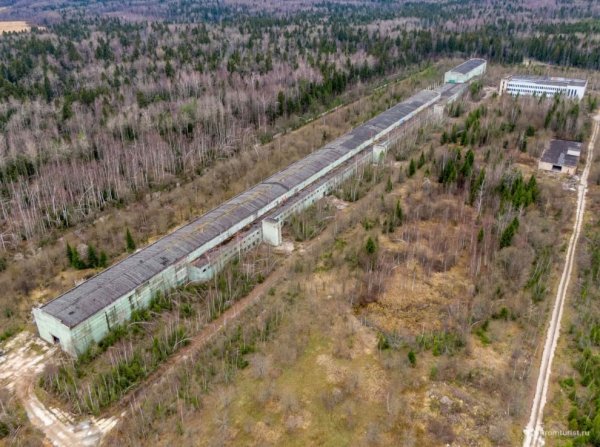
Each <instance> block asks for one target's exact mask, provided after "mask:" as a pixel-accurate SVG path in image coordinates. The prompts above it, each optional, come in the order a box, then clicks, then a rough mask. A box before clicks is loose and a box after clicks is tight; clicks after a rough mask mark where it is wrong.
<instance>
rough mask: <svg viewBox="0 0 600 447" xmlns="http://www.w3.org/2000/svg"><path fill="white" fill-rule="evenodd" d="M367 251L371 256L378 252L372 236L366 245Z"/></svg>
mask: <svg viewBox="0 0 600 447" xmlns="http://www.w3.org/2000/svg"><path fill="white" fill-rule="evenodd" d="M365 250H366V251H367V253H368V254H370V255H372V254H374V253H375V252H376V251H377V244H376V243H375V241H374V240H373V238H371V237H370V236H369V239H367V244H366V245H365Z"/></svg>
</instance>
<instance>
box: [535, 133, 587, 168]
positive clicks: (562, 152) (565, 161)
mask: <svg viewBox="0 0 600 447" xmlns="http://www.w3.org/2000/svg"><path fill="white" fill-rule="evenodd" d="M582 147H583V144H582V143H578V142H577V141H566V140H552V141H551V142H550V145H549V146H548V148H547V149H546V150H545V151H544V153H543V154H542V158H541V159H540V162H539V163H538V168H539V169H542V170H544V171H552V172H561V173H564V174H569V175H573V174H575V172H576V171H577V163H579V156H580V155H581V148H582Z"/></svg>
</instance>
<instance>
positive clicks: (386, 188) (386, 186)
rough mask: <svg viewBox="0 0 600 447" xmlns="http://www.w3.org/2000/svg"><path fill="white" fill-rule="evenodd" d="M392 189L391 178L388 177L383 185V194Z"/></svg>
mask: <svg viewBox="0 0 600 447" xmlns="http://www.w3.org/2000/svg"><path fill="white" fill-rule="evenodd" d="M393 188H394V185H392V178H391V177H388V179H387V183H386V184H385V192H391V191H392V189H393Z"/></svg>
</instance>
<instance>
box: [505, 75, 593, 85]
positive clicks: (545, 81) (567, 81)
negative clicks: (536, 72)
mask: <svg viewBox="0 0 600 447" xmlns="http://www.w3.org/2000/svg"><path fill="white" fill-rule="evenodd" d="M506 79H507V80H508V81H516V82H519V81H521V82H529V83H534V84H540V85H553V86H556V87H585V86H586V85H587V80H586V79H573V78H561V77H556V76H532V75H512V76H508V77H507V78H506Z"/></svg>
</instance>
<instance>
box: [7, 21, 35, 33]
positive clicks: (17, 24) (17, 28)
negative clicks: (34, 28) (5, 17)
mask: <svg viewBox="0 0 600 447" xmlns="http://www.w3.org/2000/svg"><path fill="white" fill-rule="evenodd" d="M30 29H31V26H29V25H28V24H27V22H23V21H6V22H0V33H2V34H3V33H21V32H24V31H29V30H30Z"/></svg>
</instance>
